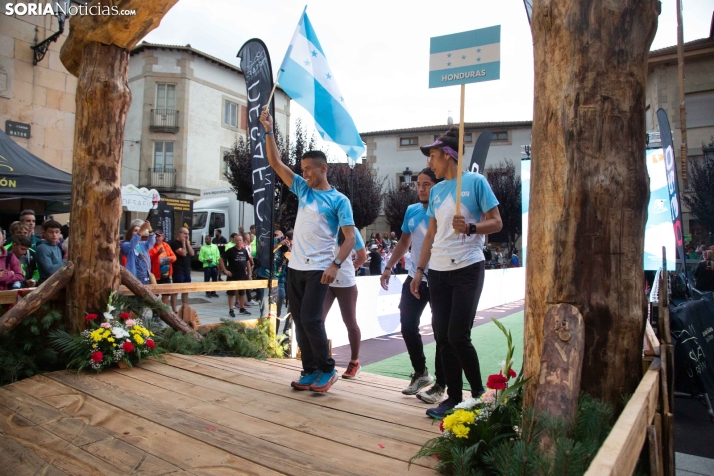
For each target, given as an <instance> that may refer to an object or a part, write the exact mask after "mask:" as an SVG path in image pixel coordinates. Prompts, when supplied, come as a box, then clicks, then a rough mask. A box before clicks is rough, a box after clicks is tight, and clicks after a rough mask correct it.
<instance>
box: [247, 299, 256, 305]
mask: <svg viewBox="0 0 714 476" xmlns="http://www.w3.org/2000/svg"><path fill="white" fill-rule="evenodd" d="M245 304H246V305H247V306H257V305H258V303H257V302H255V301H253V300H252V299H251V300H250V301H248V302H246V303H245Z"/></svg>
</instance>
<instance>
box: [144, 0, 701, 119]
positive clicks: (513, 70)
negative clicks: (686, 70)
mask: <svg viewBox="0 0 714 476" xmlns="http://www.w3.org/2000/svg"><path fill="white" fill-rule="evenodd" d="M675 5H676V4H675V0H662V15H660V17H659V27H658V30H657V35H656V37H655V39H654V42H653V44H652V49H658V48H664V47H666V46H671V45H675V44H676V41H677V20H676V7H675ZM304 6H305V2H304V0H303V1H295V0H262V1H257V0H210V1H207V0H181V1H180V2H178V3H177V4H176V6H174V7H173V8H172V9H171V11H169V13H168V14H167V15H166V17H164V19H163V21H162V23H161V26H159V28H157V29H156V30H155V31H153V32H151V33H150V34H149V35H148V36H147V37H146V41H150V42H152V43H164V44H174V45H186V44H191V46H192V47H193V48H196V49H198V50H200V51H203V52H205V53H208V54H210V55H212V56H215V57H217V58H220V59H222V60H224V61H226V62H229V63H232V64H236V65H238V64H239V61H238V59H237V58H236V53H237V52H238V49H239V48H240V46H241V45H242V44H243V43H244V42H245V41H246V40H248V39H251V38H255V37H257V38H260V39H262V40H263V41H264V42H265V44H266V45H267V47H268V50H269V53H270V55H271V59H272V62H273V71H276V70H277V67H278V66H279V65H280V63H281V61H282V59H283V56H284V55H285V51H286V49H287V46H288V44H289V42H290V39H291V38H292V35H293V32H294V30H295V27H296V25H297V22H298V20H299V17H300V14H301V13H302V10H303V8H304ZM684 6H685V9H684V28H685V30H684V41H691V40H695V39H698V38H704V37H707V36H708V35H709V25H710V22H711V18H712V3H711V0H684ZM307 13H308V16H309V17H310V21H311V22H312V25H313V27H314V29H315V31H316V33H317V35H318V37H319V39H320V43H321V44H322V48H323V50H324V51H325V54H326V56H327V59H328V61H329V63H330V66H331V69H332V71H333V74H334V78H335V79H336V80H337V81H338V84H339V86H340V89H341V90H342V93H343V96H344V97H345V100H346V102H347V105H348V108H349V109H350V111H351V113H352V116H353V118H354V120H355V123H356V124H357V127H358V129H359V130H360V132H367V131H377V130H385V129H397V128H403V127H419V126H428V125H436V124H445V123H446V119H447V117H448V115H449V111H451V115H452V116H453V118H454V121H455V122H458V120H459V117H458V116H459V90H460V88H459V87H458V86H452V87H446V88H437V89H429V88H428V69H429V39H430V38H431V37H433V36H440V35H447V34H451V33H457V32H461V31H467V30H473V29H477V28H483V27H487V26H492V25H501V79H500V80H498V81H490V82H482V83H475V84H469V85H467V86H466V106H465V108H466V111H465V114H464V115H465V119H466V121H468V122H489V121H519V120H530V119H532V114H533V43H532V39H531V34H530V28H529V25H528V19H527V17H526V13H525V9H524V7H523V2H522V0H501V1H499V2H481V1H479V2H476V1H473V0H451V1H448V2H428V3H427V2H407V1H404V0H402V1H389V0H360V1H353V2H339V1H334V0H313V1H311V2H310V3H309V4H308V8H307ZM291 108H292V113H293V114H292V116H293V120H294V119H296V118H302V119H303V121H304V122H307V123H308V124H311V123H312V120H311V119H310V117H309V115H307V113H306V112H305V111H304V110H302V108H300V107H299V106H298V105H297V104H295V103H293V105H292V106H291Z"/></svg>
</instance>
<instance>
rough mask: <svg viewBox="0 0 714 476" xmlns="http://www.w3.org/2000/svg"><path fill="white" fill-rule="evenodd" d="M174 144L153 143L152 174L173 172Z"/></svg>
mask: <svg viewBox="0 0 714 476" xmlns="http://www.w3.org/2000/svg"><path fill="white" fill-rule="evenodd" d="M173 170H174V143H173V142H154V172H173Z"/></svg>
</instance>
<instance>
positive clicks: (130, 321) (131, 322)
mask: <svg viewBox="0 0 714 476" xmlns="http://www.w3.org/2000/svg"><path fill="white" fill-rule="evenodd" d="M135 324H136V321H134V319H129V320H128V321H126V325H127V327H131V326H133V325H135Z"/></svg>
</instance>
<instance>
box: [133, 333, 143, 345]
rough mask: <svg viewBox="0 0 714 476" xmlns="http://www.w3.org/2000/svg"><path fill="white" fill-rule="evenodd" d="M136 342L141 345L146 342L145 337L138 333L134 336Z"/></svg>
mask: <svg viewBox="0 0 714 476" xmlns="http://www.w3.org/2000/svg"><path fill="white" fill-rule="evenodd" d="M134 342H136V343H137V344H139V345H141V344H143V343H144V339H142V338H141V336H138V335H137V336H134Z"/></svg>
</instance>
